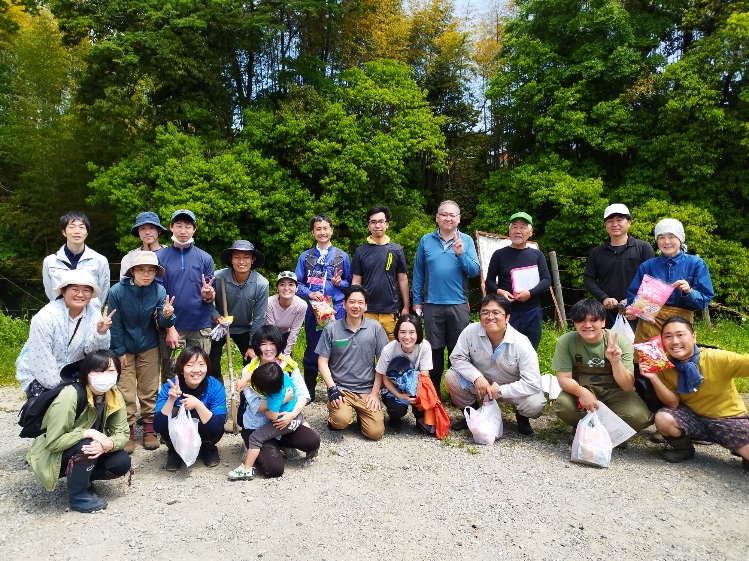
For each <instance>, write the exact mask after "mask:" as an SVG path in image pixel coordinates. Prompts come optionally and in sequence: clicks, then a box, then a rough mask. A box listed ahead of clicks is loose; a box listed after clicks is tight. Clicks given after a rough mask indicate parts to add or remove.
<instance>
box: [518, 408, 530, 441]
mask: <svg viewBox="0 0 749 561" xmlns="http://www.w3.org/2000/svg"><path fill="white" fill-rule="evenodd" d="M515 420H516V421H517V422H518V432H519V433H520V434H522V435H524V436H530V435H532V434H533V427H531V422H530V420H529V419H528V417H526V416H525V415H521V414H520V413H518V412H517V411H516V412H515Z"/></svg>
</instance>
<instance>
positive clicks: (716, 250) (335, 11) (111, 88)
mask: <svg viewBox="0 0 749 561" xmlns="http://www.w3.org/2000/svg"><path fill="white" fill-rule="evenodd" d="M444 199H454V200H456V201H457V202H458V203H459V204H460V205H461V210H462V216H461V229H462V230H463V231H465V232H469V233H473V231H474V230H482V231H488V232H495V233H500V234H505V233H506V230H507V220H508V217H509V216H510V215H511V214H512V213H514V212H516V211H518V210H522V211H525V212H528V213H530V214H531V215H532V216H533V217H534V226H535V228H534V238H535V239H536V241H538V242H539V244H540V246H541V248H542V249H543V250H544V251H547V252H548V251H551V250H554V251H556V252H557V254H558V255H559V261H560V268H561V269H562V275H563V279H562V280H563V284H564V285H565V286H567V287H578V288H579V287H582V271H583V269H584V266H585V260H584V257H585V256H587V255H588V253H589V252H590V250H591V249H592V248H593V247H594V246H595V245H598V244H600V243H602V242H603V241H604V240H605V239H606V233H605V230H604V227H603V220H602V213H603V209H604V208H605V207H606V206H607V205H608V204H609V203H611V202H622V203H625V204H626V205H628V206H629V208H630V209H631V211H632V215H633V225H632V229H631V230H630V233H632V234H634V235H635V236H636V237H639V238H642V239H646V240H649V241H651V242H652V241H653V239H652V232H653V226H654V225H655V223H656V222H657V221H658V220H659V219H661V218H664V217H673V218H677V219H679V220H681V221H682V222H683V223H684V225H685V228H686V238H687V244H688V246H689V248H690V252H694V253H698V254H699V255H700V256H701V257H703V258H704V259H705V261H706V262H707V263H708V266H709V267H710V271H711V275H712V279H713V283H714V285H715V289H716V301H717V302H719V303H722V304H723V305H725V306H727V307H729V308H731V309H734V310H737V311H741V312H747V311H749V283H747V282H746V281H747V279H748V278H749V250H748V249H747V247H749V221H747V220H746V217H745V216H744V215H743V213H744V212H746V211H747V210H748V209H749V204H748V203H749V0H746V1H745V0H734V1H731V2H725V1H719V0H591V1H581V0H516V1H515V2H514V3H507V2H504V1H501V0H485V2H483V3H479V4H478V5H474V4H467V3H463V4H461V5H460V6H458V5H457V4H454V3H452V2H450V1H448V0H412V1H402V0H334V1H330V0H327V1H324V0H273V1H265V0H255V1H251V2H237V1H235V0H179V1H174V0H159V1H155V0H48V1H44V2H35V1H33V0H0V308H4V309H10V310H19V309H23V308H31V309H38V308H39V307H40V302H39V300H36V298H39V299H41V300H43V299H44V298H43V291H42V285H41V273H40V271H41V263H42V259H43V257H44V256H45V255H48V254H50V253H52V252H54V251H56V250H57V249H58V248H59V247H60V246H61V245H62V243H63V238H62V236H61V235H60V231H59V224H58V220H59V217H60V216H61V215H62V214H63V213H64V212H66V211H68V210H82V211H83V212H85V213H86V214H87V215H88V217H89V219H90V220H91V224H92V230H91V232H90V235H89V238H88V240H87V243H88V244H89V245H90V246H91V247H93V248H94V249H96V250H97V251H99V252H101V253H103V254H104V255H106V256H107V257H108V258H109V259H110V261H112V262H118V261H119V259H120V257H121V256H122V254H123V253H124V252H126V251H127V250H129V249H132V248H133V247H135V246H136V245H138V240H137V238H134V237H132V236H131V235H130V233H129V231H130V227H131V226H132V224H133V221H134V218H135V216H136V214H138V213H139V212H142V211H144V210H153V211H155V212H157V213H158V214H159V215H160V216H161V219H162V221H168V218H169V216H170V215H171V213H172V211H174V210H175V209H178V208H190V209H191V210H193V211H194V212H195V214H196V215H197V217H198V231H197V233H196V237H195V239H196V243H197V245H198V246H200V247H202V248H203V249H205V250H206V251H208V252H210V253H211V254H212V255H214V257H217V256H218V253H219V252H220V251H221V249H223V248H225V247H227V246H228V245H229V244H230V243H231V242H232V241H233V240H235V239H238V238H244V239H248V240H251V241H252V242H253V243H255V244H256V245H257V246H258V247H259V248H260V249H261V250H262V251H263V252H264V253H265V254H266V256H267V260H266V265H265V269H266V271H267V272H268V275H270V274H272V272H274V271H278V270H280V269H282V268H293V265H294V263H295V262H296V259H297V256H298V255H299V254H300V253H301V251H303V250H304V249H306V248H308V247H310V246H311V245H312V237H311V235H310V232H309V217H310V216H311V215H312V214H314V213H316V212H327V213H328V214H330V215H331V216H332V217H333V219H334V222H335V226H336V230H335V234H334V240H333V241H334V242H335V243H336V245H338V246H340V247H342V248H343V249H345V250H346V251H350V252H352V253H353V249H354V248H355V247H356V246H357V245H359V244H360V243H362V241H363V240H364V238H365V236H366V224H365V220H364V212H365V211H366V209H367V208H369V207H370V206H372V205H375V204H387V205H389V206H390V207H391V209H392V211H393V219H392V221H391V229H390V232H389V233H390V234H392V238H393V239H394V241H396V242H398V243H401V244H402V245H403V246H404V248H405V249H406V255H407V258H409V259H412V257H413V254H414V252H415V249H416V245H417V243H418V240H419V238H420V237H421V236H422V235H423V234H424V233H426V232H428V231H429V230H431V229H432V228H433V227H434V213H435V211H436V205H437V203H438V202H439V201H441V200H444ZM164 241H166V240H164Z"/></svg>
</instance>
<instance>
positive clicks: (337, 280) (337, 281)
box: [330, 269, 343, 286]
mask: <svg viewBox="0 0 749 561" xmlns="http://www.w3.org/2000/svg"><path fill="white" fill-rule="evenodd" d="M342 274H343V270H342V269H335V270H334V271H333V278H332V279H330V282H332V283H333V285H334V286H340V285H341V275H342Z"/></svg>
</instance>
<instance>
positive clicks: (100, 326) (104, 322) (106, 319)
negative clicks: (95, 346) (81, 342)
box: [96, 306, 117, 335]
mask: <svg viewBox="0 0 749 561" xmlns="http://www.w3.org/2000/svg"><path fill="white" fill-rule="evenodd" d="M107 308H108V306H104V309H103V310H102V312H101V317H100V318H99V322H98V323H97V324H96V330H97V331H98V332H99V335H104V334H105V333H106V332H107V331H109V328H110V327H112V316H113V315H114V313H115V312H116V311H117V310H112V313H111V314H109V315H107Z"/></svg>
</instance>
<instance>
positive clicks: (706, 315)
mask: <svg viewBox="0 0 749 561" xmlns="http://www.w3.org/2000/svg"><path fill="white" fill-rule="evenodd" d="M702 321H704V322H705V323H706V324H707V328H708V329H712V328H713V326H712V324H711V323H710V310H709V309H708V308H705V309H704V310H702Z"/></svg>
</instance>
